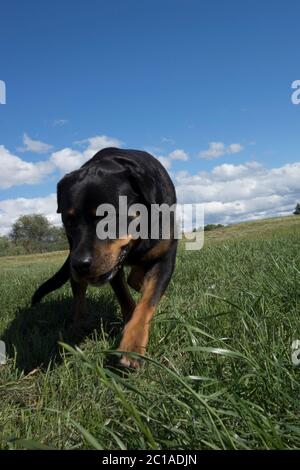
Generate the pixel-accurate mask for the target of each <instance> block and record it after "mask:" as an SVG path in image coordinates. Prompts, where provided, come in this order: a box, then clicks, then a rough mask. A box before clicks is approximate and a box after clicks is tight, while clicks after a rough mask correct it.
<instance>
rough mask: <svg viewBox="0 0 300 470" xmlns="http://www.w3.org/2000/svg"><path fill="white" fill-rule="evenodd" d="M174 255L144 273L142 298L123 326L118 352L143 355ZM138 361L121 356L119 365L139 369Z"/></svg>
mask: <svg viewBox="0 0 300 470" xmlns="http://www.w3.org/2000/svg"><path fill="white" fill-rule="evenodd" d="M175 253H176V247H175V250H174V253H170V254H169V255H168V256H166V258H165V259H163V260H161V261H159V262H157V263H155V264H154V265H153V266H152V267H151V269H149V270H148V271H147V272H146V273H145V277H144V281H143V285H142V297H141V299H140V301H139V302H138V304H137V306H136V308H135V309H134V311H133V313H132V315H131V317H130V319H129V320H128V322H127V323H126V324H125V327H124V331H123V336H122V340H121V342H120V345H119V348H118V350H119V351H128V352H136V353H139V354H141V355H144V354H145V351H146V347H147V344H148V339H149V331H150V322H151V320H152V317H153V315H154V313H155V310H156V308H157V305H158V302H159V300H160V298H161V296H162V295H163V293H164V291H165V289H166V287H167V285H168V283H169V281H170V278H171V275H172V272H173V268H174V261H175ZM140 362H141V361H140V360H139V359H136V358H133V357H130V355H127V354H123V355H122V357H121V359H120V363H121V364H122V365H124V366H126V367H132V368H135V369H136V368H138V367H140Z"/></svg>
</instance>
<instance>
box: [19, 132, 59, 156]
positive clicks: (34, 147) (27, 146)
mask: <svg viewBox="0 0 300 470" xmlns="http://www.w3.org/2000/svg"><path fill="white" fill-rule="evenodd" d="M23 144H24V147H18V148H17V150H18V151H19V152H33V153H47V152H49V151H50V150H51V149H52V148H53V145H49V144H45V143H44V142H41V141H40V140H33V139H31V138H30V137H29V135H28V134H26V132H25V133H24V134H23Z"/></svg>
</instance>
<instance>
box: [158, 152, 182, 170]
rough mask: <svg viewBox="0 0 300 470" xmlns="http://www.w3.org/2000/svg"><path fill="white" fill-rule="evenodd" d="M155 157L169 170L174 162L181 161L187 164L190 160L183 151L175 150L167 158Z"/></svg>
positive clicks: (162, 156)
mask: <svg viewBox="0 0 300 470" xmlns="http://www.w3.org/2000/svg"><path fill="white" fill-rule="evenodd" d="M155 156H156V158H157V159H158V160H159V161H160V162H161V164H162V165H163V166H164V167H165V168H166V169H167V170H169V169H170V168H171V166H172V161H173V160H181V161H184V162H186V161H187V160H188V159H189V156H188V154H187V153H186V152H185V151H184V150H182V149H175V150H173V151H172V152H170V153H169V154H168V155H165V156H164V155H155Z"/></svg>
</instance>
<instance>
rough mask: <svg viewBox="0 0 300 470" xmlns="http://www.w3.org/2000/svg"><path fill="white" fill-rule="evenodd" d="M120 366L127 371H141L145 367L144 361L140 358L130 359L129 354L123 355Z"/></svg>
mask: <svg viewBox="0 0 300 470" xmlns="http://www.w3.org/2000/svg"><path fill="white" fill-rule="evenodd" d="M119 365H120V366H121V367H125V368H127V369H134V370H139V369H140V368H141V367H142V365H143V360H142V358H140V357H130V355H128V354H123V355H122V356H121V357H120V359H119Z"/></svg>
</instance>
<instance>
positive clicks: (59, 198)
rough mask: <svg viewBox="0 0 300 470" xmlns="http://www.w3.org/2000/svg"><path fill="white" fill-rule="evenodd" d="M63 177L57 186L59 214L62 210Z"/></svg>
mask: <svg viewBox="0 0 300 470" xmlns="http://www.w3.org/2000/svg"><path fill="white" fill-rule="evenodd" d="M63 180H64V178H63V179H61V180H60V181H59V182H58V183H57V187H56V194H57V211H56V212H57V214H61V212H62V183H63Z"/></svg>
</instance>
